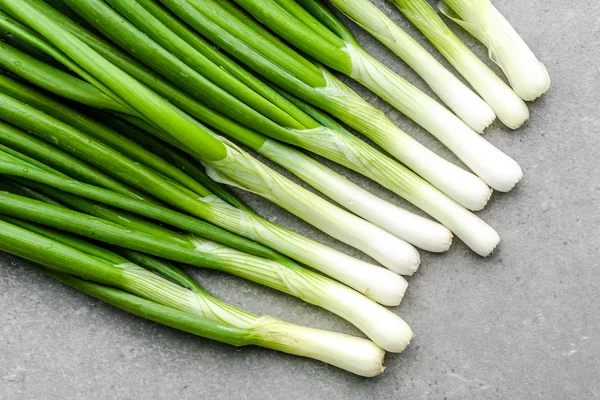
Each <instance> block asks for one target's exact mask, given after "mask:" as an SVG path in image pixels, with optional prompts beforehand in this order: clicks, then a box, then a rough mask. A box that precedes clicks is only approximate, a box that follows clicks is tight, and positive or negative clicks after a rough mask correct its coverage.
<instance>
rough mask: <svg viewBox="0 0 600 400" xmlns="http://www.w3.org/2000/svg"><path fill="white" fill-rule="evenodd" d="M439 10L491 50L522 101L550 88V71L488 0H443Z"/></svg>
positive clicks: (491, 56) (536, 96)
mask: <svg viewBox="0 0 600 400" xmlns="http://www.w3.org/2000/svg"><path fill="white" fill-rule="evenodd" d="M440 9H441V10H442V12H444V14H446V15H447V16H449V17H450V18H451V19H452V20H453V21H454V22H456V23H457V24H459V25H460V26H462V27H463V28H464V29H465V30H467V31H468V32H469V33H470V34H471V35H473V36H474V37H475V38H477V39H478V40H479V41H480V42H481V43H483V44H484V45H485V46H486V47H487V48H488V49H489V52H490V58H491V59H492V60H493V61H494V62H495V63H497V64H498V65H499V66H500V67H501V68H502V70H503V71H504V73H505V74H506V76H507V77H508V80H509V81H510V84H511V85H512V87H513V89H514V90H515V92H517V94H518V95H519V96H521V98H522V99H523V100H527V101H533V100H535V99H537V98H538V97H540V96H541V95H543V94H544V93H546V92H547V91H548V89H549V88H550V84H551V81H550V76H549V75H548V70H547V69H546V67H545V66H544V64H542V63H541V62H540V61H539V60H538V59H537V57H536V56H535V55H534V54H533V52H532V51H531V49H530V48H529V46H527V44H526V43H525V41H524V40H523V39H522V38H521V36H519V34H518V33H517V31H516V30H515V29H514V28H513V27H512V25H511V24H510V23H509V22H508V21H507V20H506V18H504V16H502V14H500V12H499V11H498V10H497V9H496V7H494V6H493V5H492V3H491V2H490V1H489V0H444V3H441V4H440Z"/></svg>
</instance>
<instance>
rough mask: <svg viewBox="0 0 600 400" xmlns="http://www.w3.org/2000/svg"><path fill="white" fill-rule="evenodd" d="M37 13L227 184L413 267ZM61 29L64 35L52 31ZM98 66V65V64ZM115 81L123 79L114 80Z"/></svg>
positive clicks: (361, 223) (372, 232) (366, 229)
mask: <svg viewBox="0 0 600 400" xmlns="http://www.w3.org/2000/svg"><path fill="white" fill-rule="evenodd" d="M31 3H33V4H36V7H31V8H30V11H31V13H34V14H35V13H40V10H38V8H37V7H38V6H39V5H37V3H38V2H37V1H32V2H31ZM13 11H14V10H13ZM21 11H23V10H22V9H19V11H17V13H21ZM31 13H25V14H22V15H23V16H24V17H25V19H26V20H28V19H29V18H31V16H32V14H31ZM43 18H44V19H43V21H42V22H43V23H41V24H40V23H39V21H38V20H36V22H35V27H36V29H38V30H41V31H42V32H45V33H46V35H48V36H49V38H50V39H51V40H55V41H56V42H58V43H59V44H61V45H62V46H65V48H63V51H65V52H66V53H69V52H70V54H69V55H70V56H71V57H73V56H74V58H75V59H77V60H78V61H79V62H80V63H82V64H83V65H85V66H86V67H87V68H88V69H89V70H91V71H93V72H94V73H95V74H96V75H97V76H98V77H100V78H101V79H103V82H102V85H107V86H109V87H110V88H111V89H112V90H115V96H119V95H120V96H122V97H123V99H124V100H125V101H126V102H128V103H131V104H136V106H137V107H138V108H139V109H138V110H137V111H139V112H140V113H141V114H142V115H145V118H146V119H148V120H149V121H152V122H153V123H154V124H155V125H157V126H158V127H161V128H162V129H163V130H165V131H166V132H168V133H170V134H172V136H174V137H176V138H177V139H178V140H180V141H182V142H183V143H184V144H185V145H186V146H187V147H189V148H190V150H192V151H194V152H196V154H197V155H198V156H200V157H202V159H203V160H204V161H205V162H207V163H209V164H210V165H211V166H212V167H213V168H214V169H215V170H218V171H219V172H218V173H219V176H221V177H223V178H225V179H228V183H234V182H235V183H236V184H237V185H238V186H241V187H242V188H244V189H245V190H249V191H252V192H254V193H257V194H259V195H261V196H263V197H266V198H267V199H269V200H271V201H274V202H275V203H276V204H278V205H280V206H282V207H283V208H285V209H287V210H288V211H290V212H292V213H294V214H295V215H297V216H299V217H300V218H302V219H304V220H306V221H307V222H309V223H311V224H313V225H314V226H316V227H318V228H319V229H321V230H323V231H324V232H326V233H328V234H330V235H332V236H334V237H335V238H337V239H339V240H341V241H343V242H345V243H347V244H350V245H352V246H354V247H357V248H358V249H360V250H362V251H364V252H365V253H367V254H369V255H370V256H372V257H373V258H375V259H376V260H378V261H380V262H382V263H383V264H384V265H386V266H389V267H390V268H394V269H401V268H406V267H407V268H409V269H410V270H414V269H416V267H417V266H418V264H419V258H418V253H417V252H416V250H415V249H414V248H413V247H412V246H410V245H409V244H407V243H405V242H403V241H402V240H400V239H398V238H396V237H395V236H393V235H392V234H390V233H388V232H387V231H384V230H383V229H380V228H378V227H376V226H375V225H373V224H371V223H369V222H367V221H365V220H363V219H360V218H357V217H355V216H353V215H352V214H350V213H348V212H346V211H344V210H341V209H339V208H337V207H336V206H333V205H332V204H330V203H328V202H327V201H325V200H323V199H322V198H320V197H319V196H316V195H314V194H313V193H311V192H309V191H308V190H306V189H303V188H302V187H300V186H298V185H296V184H293V183H292V182H291V181H289V180H287V179H286V178H284V177H283V176H281V175H279V174H277V173H276V172H274V171H273V170H271V169H269V168H268V167H266V166H265V165H264V164H262V163H260V162H258V161H256V160H255V159H254V158H252V157H251V156H250V155H249V154H247V153H246V152H245V151H243V150H242V149H241V148H239V147H237V146H234V145H233V143H230V142H228V141H226V140H225V139H224V138H219V137H217V136H215V135H214V133H212V132H211V131H210V130H208V129H207V128H205V127H204V126H202V125H200V124H198V123H197V122H195V121H193V120H192V119H191V118H189V117H188V116H187V115H185V114H184V113H183V112H182V111H180V110H179V109H177V108H175V107H174V106H173V105H172V104H171V103H168V102H166V101H165V100H164V99H163V98H161V97H159V96H158V95H156V94H155V93H153V92H151V91H150V90H149V89H148V88H147V87H146V86H144V85H142V84H141V83H140V82H138V81H137V80H135V79H133V78H132V77H130V76H129V75H127V74H126V73H125V72H123V71H122V70H120V69H119V68H118V67H116V66H115V65H113V64H111V63H110V62H109V61H107V60H106V59H104V58H102V57H101V56H100V55H99V54H98V53H96V52H94V50H92V49H91V48H89V47H88V46H87V45H85V44H84V43H83V42H81V41H80V40H79V39H78V38H77V37H76V36H74V35H72V34H70V33H68V32H66V31H64V30H61V28H60V27H59V26H58V25H57V24H55V23H54V22H53V21H52V20H51V19H49V18H47V16H44V17H43ZM61 31H62V32H63V33H64V35H62V34H61V35H59V34H58V32H61ZM91 55H93V56H94V60H95V61H93V62H91V61H90V58H89V57H90V56H91ZM102 65H104V67H103V68H100V66H102ZM117 81H119V82H121V83H123V84H116V82H117ZM125 85H129V86H128V89H127V90H124V86H125ZM102 87H103V86H102ZM152 110H154V112H152ZM160 113H163V114H164V117H162V118H157V116H158V115H159V114H160ZM194 131H198V135H196V134H194V133H193V132H194ZM200 133H201V135H200ZM199 135H200V136H199ZM192 136H193V137H194V138H193V139H192ZM248 136H249V135H247V136H246V137H248ZM250 142H252V143H253V144H254V145H259V146H260V145H262V143H263V142H264V139H263V138H261V137H250ZM199 143H202V145H200V146H199ZM217 143H218V144H217ZM246 144H249V143H246ZM213 175H214V172H213ZM236 179H237V180H236ZM222 181H223V179H222Z"/></svg>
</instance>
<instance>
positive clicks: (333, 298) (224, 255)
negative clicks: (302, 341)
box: [0, 166, 412, 352]
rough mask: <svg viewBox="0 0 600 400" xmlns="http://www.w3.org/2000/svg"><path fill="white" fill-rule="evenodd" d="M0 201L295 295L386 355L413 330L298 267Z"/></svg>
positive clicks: (21, 213)
mask: <svg viewBox="0 0 600 400" xmlns="http://www.w3.org/2000/svg"><path fill="white" fill-rule="evenodd" d="M21 168H23V167H22V166H21ZM0 199H1V200H2V201H1V204H0V214H2V215H6V216H10V217H14V218H18V219H23V220H26V221H30V222H35V223H38V224H41V225H45V226H49V227H52V228H56V229H60V230H65V231H67V232H71V233H75V234H78V235H81V236H84V237H88V238H90V239H94V240H99V241H102V242H106V243H109V244H112V245H117V246H121V247H126V248H129V249H133V250H137V251H140V252H144V253H148V254H152V255H155V256H158V257H161V258H166V259H169V260H173V261H177V262H181V263H186V264H191V265H195V266H198V267H203V268H211V269H216V270H220V271H224V272H228V273H232V274H235V275H238V276H240V277H242V278H245V279H248V280H251V281H254V282H257V283H260V284H262V285H265V286H268V287H270V288H273V289H275V290H279V291H281V292H284V293H287V294H290V295H292V296H295V297H298V298H300V299H302V300H304V301H306V302H308V303H311V304H314V305H318V306H320V307H322V308H324V309H326V310H329V311H331V312H333V313H335V314H337V315H339V316H340V317H342V318H344V319H346V320H347V321H349V322H351V323H352V324H354V325H355V326H356V327H357V328H359V329H360V330H362V331H363V332H364V333H365V334H366V335H367V336H369V337H370V338H371V339H372V340H373V341H374V342H375V343H377V344H378V345H379V346H380V347H382V348H383V349H385V350H387V351H392V352H401V351H403V350H404V348H406V346H407V345H408V343H409V342H410V339H411V338H412V331H411V330H410V328H409V327H408V325H407V324H406V322H404V321H403V320H402V319H401V318H399V317H398V316H397V315H396V314H394V313H392V312H391V311H389V310H388V309H387V308H385V307H383V306H380V305H378V304H377V303H375V302H373V301H372V300H369V299H367V298H366V297H364V296H362V295H361V294H360V293H358V292H356V291H354V290H352V289H350V288H348V287H346V286H344V285H342V284H340V283H337V282H335V281H333V280H331V279H328V278H325V277H323V276H321V275H318V274H317V273H314V272H311V271H308V270H306V269H303V268H301V267H296V268H290V267H286V266H283V265H281V264H278V263H276V262H273V261H270V260H266V259H262V258H258V257H254V256H250V255H248V254H245V253H241V252H239V251H237V250H233V249H231V248H228V247H225V246H222V245H218V244H216V243H215V242H211V241H208V240H204V239H202V238H199V237H195V238H193V239H192V240H189V239H187V238H184V237H179V236H177V235H176V234H174V233H170V232H169V231H168V230H166V229H164V228H161V227H159V226H154V227H151V228H150V229H152V230H153V233H154V234H148V233H145V232H142V231H138V230H135V229H133V228H132V227H131V226H123V225H121V224H117V223H113V222H110V221H108V220H105V219H100V218H96V217H93V216H90V215H87V214H83V213H79V212H74V211H70V210H68V209H65V208H64V207H57V206H54V205H50V204H45V203H42V202H40V201H36V200H31V199H28V198H25V197H22V196H19V195H13V194H11V193H8V192H0ZM115 218H118V216H115ZM141 221H143V220H141ZM140 224H143V222H140V221H138V222H135V221H134V223H130V225H140ZM146 229H148V228H146Z"/></svg>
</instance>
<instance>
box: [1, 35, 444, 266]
mask: <svg viewBox="0 0 600 400" xmlns="http://www.w3.org/2000/svg"><path fill="white" fill-rule="evenodd" d="M6 47H7V51H5V52H3V53H0V62H1V63H3V64H4V65H5V66H6V67H7V68H11V66H13V65H14V64H15V61H17V62H18V63H19V64H21V65H29V64H31V57H28V56H27V55H25V54H22V53H21V54H19V52H18V51H16V50H14V49H12V50H10V49H8V46H6ZM33 67H34V66H31V68H33ZM35 67H37V68H36V69H35V70H34V71H35V72H36V73H35V74H33V73H32V74H30V75H33V76H35V78H36V79H35V80H36V81H37V82H42V83H43V84H44V87H45V88H46V89H49V90H51V91H53V92H55V93H56V94H59V95H64V93H65V91H63V88H64V87H65V86H69V83H70V82H71V81H75V80H77V79H76V78H74V77H72V76H70V75H66V74H63V73H62V72H60V71H56V70H55V69H53V68H51V67H49V66H47V65H45V66H41V65H39V63H37V64H36V65H35ZM12 71H13V72H15V73H19V72H20V71H19V70H18V69H14V68H12ZM138 71H139V70H138ZM138 76H139V74H138ZM23 78H25V79H30V76H23ZM3 80H4V81H9V79H8V78H4V79H3ZM152 81H155V80H150V81H148V80H146V81H145V82H146V83H148V84H149V85H150V86H152ZM0 84H2V81H0ZM3 86H5V87H6V88H5V89H3V91H4V92H5V93H6V94H9V95H11V96H14V97H16V98H18V99H19V100H21V101H24V102H26V103H28V104H30V105H32V106H35V107H38V108H40V107H42V106H40V103H43V104H44V106H43V107H42V110H43V111H45V112H47V113H50V114H51V115H53V116H55V117H57V118H61V116H63V115H65V114H66V113H65V112H59V113H57V112H55V110H56V109H57V108H64V106H62V107H61V105H55V103H57V102H56V101H55V100H52V99H49V98H47V97H45V96H43V95H41V94H39V92H34V91H32V90H31V89H29V88H23V87H22V85H18V84H17V83H15V82H13V83H12V84H10V82H9V83H6V84H3ZM71 86H73V87H79V86H77V85H71ZM154 88H156V86H154ZM92 89H94V88H93V87H92ZM176 90H177V89H175V88H173V89H172V91H176ZM23 92H27V94H28V95H22V94H21V93H23ZM87 92H91V90H88V91H87ZM169 93H170V92H169ZM169 93H165V94H166V95H167V98H168V99H169V100H172V101H173V103H175V104H178V103H179V104H181V105H182V106H183V108H184V109H186V111H189V112H191V113H192V115H194V116H199V117H206V115H207V113H210V112H211V111H210V110H209V109H206V108H204V107H203V106H202V105H199V104H198V103H196V102H194V101H193V100H192V99H190V98H189V97H187V96H185V95H183V94H182V95H181V96H179V97H177V96H175V97H173V96H169ZM84 96H85V95H84V94H80V95H79V96H77V98H73V100H78V98H81V97H84ZM178 98H183V99H184V101H182V100H179V101H178ZM30 99H33V100H30ZM284 100H285V99H284ZM285 101H287V100H285ZM84 102H85V103H89V101H87V102H86V101H84ZM46 103H52V104H50V105H47V104H46ZM179 104H178V105H179ZM48 110H50V111H48ZM198 110H202V111H201V112H200V113H198ZM72 113H74V112H73V111H70V113H69V114H72ZM69 114H67V115H69ZM209 118H210V117H209ZM212 118H213V123H212V124H213V125H215V126H216V127H221V129H222V130H224V131H226V132H229V133H230V134H231V133H233V135H234V136H235V137H237V138H241V140H242V141H244V138H245V137H246V136H248V135H250V136H252V137H257V133H255V132H252V131H248V130H247V129H245V128H243V127H241V126H240V125H237V124H235V123H233V122H232V121H228V120H227V119H226V118H224V117H216V116H215V115H214V112H213V113H212ZM306 118H309V117H308V116H306ZM62 119H63V121H65V122H67V123H70V124H72V125H73V118H68V119H64V118H62ZM81 119H84V117H79V118H76V119H75V122H76V123H77V124H76V125H74V126H75V127H77V128H79V129H82V130H84V131H85V132H86V133H88V134H91V135H92V136H95V137H98V138H99V139H100V140H103V141H105V142H107V143H108V144H110V145H112V146H113V147H115V148H116V149H117V150H119V151H122V152H123V153H124V154H126V155H127V156H129V157H131V158H133V159H135V160H138V161H142V162H146V164H147V165H150V166H152V165H154V164H157V161H152V162H151V163H148V162H147V161H145V160H144V159H143V158H140V157H139V154H142V153H143V150H139V149H135V148H134V149H131V147H132V146H131V145H128V146H125V147H124V146H122V144H121V143H120V141H119V140H112V139H111V140H109V141H107V140H104V138H105V137H106V136H111V137H112V136H114V133H113V134H111V133H110V132H108V133H107V132H106V128H104V127H96V128H95V129H93V130H91V131H90V123H89V122H88V121H85V123H83V124H81V123H79V122H80V120H81ZM215 121H216V122H215ZM136 122H137V123H140V122H142V121H141V120H136ZM315 123H316V122H315ZM82 125H83V128H82ZM145 125H146V126H145V129H151V131H152V133H153V134H157V133H158V134H160V131H158V130H156V129H152V126H151V125H148V124H145ZM317 125H318V124H317ZM333 128H335V129H326V128H324V127H321V128H320V129H319V128H317V129H310V130H303V131H298V137H297V139H295V140H294V142H295V143H296V144H300V145H302V146H303V147H305V148H309V149H311V150H313V151H317V152H320V153H321V154H323V155H325V156H327V157H328V158H330V159H333V160H335V161H337V162H339V163H341V164H343V165H346V166H348V167H350V168H352V169H354V170H357V171H359V172H362V173H363V174H365V175H367V176H369V177H371V178H372V179H375V180H376V181H378V182H380V183H382V184H384V185H385V186H386V187H387V188H389V189H391V190H394V191H395V192H396V193H398V194H400V195H402V196H404V197H408V196H407V193H409V194H410V191H409V190H410V186H409V185H406V184H404V182H403V181H406V180H408V181H412V182H414V183H413V184H416V185H422V184H425V183H424V182H421V181H420V180H419V179H416V180H415V179H414V178H411V177H413V176H414V174H412V173H410V172H409V171H408V170H406V169H405V168H403V167H401V166H400V165H399V164H397V163H396V162H394V161H393V160H391V159H389V158H387V157H385V156H384V155H382V154H380V153H378V152H377V151H375V150H374V149H373V148H371V147H370V146H368V145H366V144H365V143H364V142H362V141H360V140H359V139H358V138H356V137H355V136H353V135H351V134H350V133H349V132H347V131H345V130H344V129H343V128H342V127H341V126H339V125H337V124H336V125H334V126H333ZM96 131H98V132H96ZM121 133H123V134H125V135H127V136H131V135H132V134H131V133H127V132H123V131H122V132H121ZM135 135H139V133H135ZM162 135H163V136H164V135H165V134H164V133H163V134H162ZM322 135H330V136H332V138H331V140H327V138H321V137H320V136H322ZM163 136H161V137H163ZM338 136H339V138H337V137H338ZM165 139H168V137H167V138H165ZM134 140H135V139H134ZM246 143H247V144H252V143H253V141H246ZM332 143H334V144H335V146H332ZM178 146H179V147H185V146H183V145H182V144H181V143H179V144H178ZM274 148H276V150H277V151H276V152H275V151H274ZM254 149H255V150H256V151H258V152H259V153H260V154H261V155H263V156H265V157H267V158H269V159H270V160H272V161H274V162H276V163H278V164H279V165H282V166H283V167H285V168H287V169H288V170H290V171H291V172H292V173H294V174H295V175H296V176H298V177H300V178H301V179H303V180H304V181H306V182H307V183H309V184H310V185H311V186H313V187H315V188H316V189H317V190H319V191H321V192H322V193H324V194H326V195H327V196H329V197H330V198H332V199H333V200H335V201H337V202H338V203H340V204H341V205H342V206H344V207H346V208H348V209H349V210H351V211H353V212H355V213H356V214H358V215H359V216H362V217H363V218H365V219H367V220H369V221H371V222H373V223H375V224H376V225H378V226H381V227H383V228H385V229H386V230H388V231H389V232H391V233H393V234H394V235H396V236H398V237H400V238H402V239H405V240H407V241H409V242H410V243H413V244H415V245H417V246H419V247H422V248H424V249H426V250H432V251H445V250H447V249H448V247H449V245H450V243H451V234H450V232H449V231H448V230H447V229H445V228H443V227H442V226H440V225H439V224H436V223H433V222H431V221H429V220H427V219H424V218H422V217H419V216H416V215H415V214H412V213H409V212H407V211H405V210H403V209H401V208H399V207H396V206H393V205H392V204H390V203H388V202H385V201H383V200H381V199H379V198H378V197H376V196H373V195H370V194H369V193H368V192H366V191H364V190H363V189H361V188H360V187H358V186H357V185H355V184H353V183H351V182H350V181H348V180H346V179H344V178H343V177H342V176H340V175H339V174H336V173H335V172H333V171H331V170H330V169H328V168H326V167H324V166H323V165H322V164H320V163H317V162H316V161H314V160H313V159H311V158H309V157H305V156H303V155H302V154H300V153H299V152H297V151H295V150H293V149H292V148H290V147H286V146H282V145H280V144H278V143H275V142H274V141H272V140H269V139H267V138H262V139H261V140H260V141H259V146H255V147H254ZM361 153H362V154H361ZM291 159H296V160H301V161H302V164H301V165H300V164H297V163H295V162H290V160H291ZM358 160H360V162H358ZM159 161H160V160H159ZM155 169H156V168H155ZM159 171H160V172H163V173H164V174H165V175H167V176H170V177H174V175H173V174H172V173H169V171H166V172H165V171H164V169H159ZM402 178H404V179H402ZM176 180H178V179H176ZM178 181H179V182H180V183H183V184H185V182H184V181H182V180H181V179H179V180H178ZM203 182H204V181H203ZM225 199H226V200H227V198H225ZM228 201H229V200H228ZM229 202H231V201H229ZM424 202H425V199H423V200H420V201H417V202H415V204H417V205H420V204H421V203H424ZM402 248H404V251H403V252H404V253H405V254H407V255H410V254H413V255H414V254H415V253H414V250H411V249H410V248H406V246H405V245H404V246H401V247H399V250H400V249H402ZM398 264H400V265H401V264H402V263H401V262H398ZM414 265H415V263H414V262H409V263H408V268H409V269H408V270H404V271H403V272H404V273H408V272H410V271H411V270H413V269H414Z"/></svg>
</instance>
